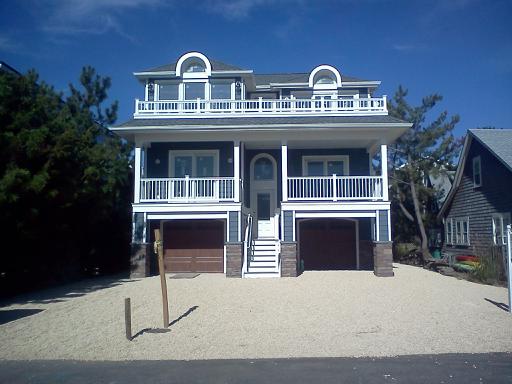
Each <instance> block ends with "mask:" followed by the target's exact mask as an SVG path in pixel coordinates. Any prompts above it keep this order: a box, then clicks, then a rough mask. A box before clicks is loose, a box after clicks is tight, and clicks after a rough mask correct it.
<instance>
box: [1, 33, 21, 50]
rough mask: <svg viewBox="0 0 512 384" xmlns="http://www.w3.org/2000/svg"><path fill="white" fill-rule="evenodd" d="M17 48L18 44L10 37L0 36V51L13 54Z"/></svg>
mask: <svg viewBox="0 0 512 384" xmlns="http://www.w3.org/2000/svg"><path fill="white" fill-rule="evenodd" d="M18 48H19V44H18V43H16V42H15V41H13V40H12V39H11V38H10V37H7V36H1V35H0V51H5V52H14V51H17V50H18Z"/></svg>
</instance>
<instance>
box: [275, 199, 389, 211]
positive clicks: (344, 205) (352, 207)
mask: <svg viewBox="0 0 512 384" xmlns="http://www.w3.org/2000/svg"><path fill="white" fill-rule="evenodd" d="M390 207H391V203H390V202H389V201H376V202H372V201H364V202H362V201H358V202H348V201H346V202H343V201H342V202H336V203H333V202H328V203H326V202H304V203H296V202H282V203H281V210H283V211H285V210H286V211H302V212H311V211H316V212H350V211H355V212H361V211H375V210H380V211H385V210H389V209H390Z"/></svg>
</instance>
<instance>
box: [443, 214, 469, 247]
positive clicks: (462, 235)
mask: <svg viewBox="0 0 512 384" xmlns="http://www.w3.org/2000/svg"><path fill="white" fill-rule="evenodd" d="M464 224H466V226H467V231H464ZM459 225H460V226H459ZM444 231H445V234H444V235H445V244H446V245H452V246H469V245H471V241H470V231H469V216H459V217H450V218H447V219H446V220H445V223H444ZM464 240H466V241H464Z"/></svg>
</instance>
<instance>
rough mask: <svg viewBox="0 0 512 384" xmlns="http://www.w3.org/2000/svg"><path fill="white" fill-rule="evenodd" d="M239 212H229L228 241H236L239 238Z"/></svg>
mask: <svg viewBox="0 0 512 384" xmlns="http://www.w3.org/2000/svg"><path fill="white" fill-rule="evenodd" d="M239 225H240V224H239V223H238V212H229V229H228V242H230V243H236V242H238V241H240V240H239V239H238V226H239Z"/></svg>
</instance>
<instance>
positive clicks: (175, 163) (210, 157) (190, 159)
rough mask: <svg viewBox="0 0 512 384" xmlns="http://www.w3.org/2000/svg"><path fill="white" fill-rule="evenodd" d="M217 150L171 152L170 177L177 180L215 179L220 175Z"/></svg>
mask: <svg viewBox="0 0 512 384" xmlns="http://www.w3.org/2000/svg"><path fill="white" fill-rule="evenodd" d="M218 159H219V152H218V151H216V150H213V151H212V150H197V151H171V154H170V167H169V168H170V176H171V177H175V178H183V177H185V176H189V177H214V176H218V174H219V165H218Z"/></svg>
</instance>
